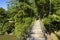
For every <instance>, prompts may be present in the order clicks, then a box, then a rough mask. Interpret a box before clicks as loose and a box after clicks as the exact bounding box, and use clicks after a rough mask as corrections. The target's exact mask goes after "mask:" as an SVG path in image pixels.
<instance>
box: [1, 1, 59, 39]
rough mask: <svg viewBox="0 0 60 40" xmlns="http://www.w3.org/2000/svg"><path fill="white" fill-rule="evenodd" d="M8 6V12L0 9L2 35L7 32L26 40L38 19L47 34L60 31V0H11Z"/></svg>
mask: <svg viewBox="0 0 60 40" xmlns="http://www.w3.org/2000/svg"><path fill="white" fill-rule="evenodd" d="M7 4H8V5H7V6H8V10H5V9H3V8H0V35H4V34H5V33H6V32H7V33H8V34H10V33H12V34H13V35H15V36H16V37H18V38H20V39H21V40H26V38H27V37H28V33H29V28H30V26H31V24H32V22H34V20H36V19H37V17H39V18H40V19H41V21H42V22H43V24H44V28H45V29H44V31H45V33H48V34H51V32H53V33H55V31H60V0H10V2H8V3H7Z"/></svg>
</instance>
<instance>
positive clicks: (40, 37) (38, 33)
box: [27, 20, 45, 40]
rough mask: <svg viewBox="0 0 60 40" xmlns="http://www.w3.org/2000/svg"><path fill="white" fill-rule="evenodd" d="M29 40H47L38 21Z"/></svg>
mask: <svg viewBox="0 0 60 40" xmlns="http://www.w3.org/2000/svg"><path fill="white" fill-rule="evenodd" d="M29 35H30V36H29V37H28V38H27V40H45V37H44V33H43V31H42V28H41V25H40V21H39V20H36V21H35V23H34V25H33V27H32V29H31V32H30V34H29Z"/></svg>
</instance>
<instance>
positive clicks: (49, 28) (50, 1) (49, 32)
mask: <svg viewBox="0 0 60 40" xmlns="http://www.w3.org/2000/svg"><path fill="white" fill-rule="evenodd" d="M49 1H50V3H49V4H50V6H49V15H50V14H51V0H49ZM49 31H50V32H49V33H51V27H50V25H49Z"/></svg>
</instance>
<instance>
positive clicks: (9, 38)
mask: <svg viewBox="0 0 60 40" xmlns="http://www.w3.org/2000/svg"><path fill="white" fill-rule="evenodd" d="M0 40H19V39H18V38H17V37H15V36H13V35H0Z"/></svg>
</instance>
